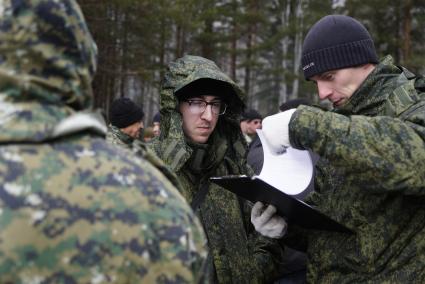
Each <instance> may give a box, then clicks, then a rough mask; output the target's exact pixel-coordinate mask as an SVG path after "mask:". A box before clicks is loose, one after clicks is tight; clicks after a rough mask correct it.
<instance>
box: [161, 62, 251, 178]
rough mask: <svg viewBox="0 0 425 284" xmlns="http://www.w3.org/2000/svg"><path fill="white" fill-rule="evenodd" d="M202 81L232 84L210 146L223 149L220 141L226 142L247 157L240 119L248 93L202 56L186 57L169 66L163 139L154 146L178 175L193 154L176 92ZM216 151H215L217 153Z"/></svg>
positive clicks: (164, 87)
mask: <svg viewBox="0 0 425 284" xmlns="http://www.w3.org/2000/svg"><path fill="white" fill-rule="evenodd" d="M200 79H213V80H218V81H220V82H224V83H227V84H228V87H229V90H231V91H230V92H229V93H228V94H227V96H228V97H224V98H223V99H224V100H225V101H226V102H227V103H228V108H227V110H226V113H225V114H224V115H222V116H220V117H219V120H218V123H217V126H216V129H215V130H214V132H213V133H212V134H211V137H210V139H209V142H208V144H210V145H212V144H214V145H213V146H214V147H219V146H218V144H217V141H219V140H220V141H226V144H227V147H229V146H230V147H233V148H234V149H235V150H236V152H237V155H238V156H240V157H243V156H244V151H245V150H244V149H245V148H244V146H243V143H244V142H242V141H244V139H243V137H242V134H241V131H240V126H239V117H240V115H241V113H242V111H243V108H244V102H243V101H244V93H243V91H242V90H241V89H240V88H239V87H238V86H237V85H236V83H235V82H234V81H233V80H232V79H230V78H229V77H228V76H227V75H226V74H224V73H223V72H222V71H221V70H220V69H219V68H218V67H217V65H216V64H215V63H214V62H213V61H211V60H208V59H205V58H203V57H199V56H192V55H186V56H184V57H182V58H180V59H178V60H176V61H175V62H172V63H170V64H169V66H168V69H167V71H166V74H165V77H164V81H163V83H162V89H161V135H160V137H159V140H156V141H155V142H154V148H155V151H156V152H157V154H158V155H159V156H160V158H162V159H163V160H164V161H165V163H166V164H168V165H171V168H172V170H174V171H178V170H179V169H180V168H181V167H182V166H183V164H184V163H185V162H186V161H187V160H188V159H189V157H190V155H191V154H192V149H190V147H189V146H188V145H187V143H186V141H185V137H184V133H183V129H182V117H181V114H180V113H179V111H178V99H177V97H176V95H175V94H176V92H177V91H179V90H180V89H182V88H183V87H185V86H187V85H189V84H190V83H193V82H195V81H197V80H200ZM213 150H214V149H213Z"/></svg>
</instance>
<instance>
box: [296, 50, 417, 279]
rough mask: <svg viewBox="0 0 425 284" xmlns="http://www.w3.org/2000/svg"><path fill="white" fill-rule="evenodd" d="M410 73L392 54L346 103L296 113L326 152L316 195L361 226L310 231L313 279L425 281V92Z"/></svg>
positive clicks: (304, 144) (306, 134)
mask: <svg viewBox="0 0 425 284" xmlns="http://www.w3.org/2000/svg"><path fill="white" fill-rule="evenodd" d="M406 75H408V73H407V72H402V70H401V69H400V68H398V67H396V66H394V65H393V63H392V58H391V57H386V58H384V59H383V61H381V62H380V64H379V65H377V67H376V69H375V70H374V71H373V72H372V73H371V74H370V75H369V76H368V78H367V79H366V81H365V82H364V83H363V84H362V85H361V86H360V88H359V89H358V90H357V91H356V92H355V93H354V94H353V96H352V97H351V99H350V100H349V101H348V102H347V104H346V105H345V106H344V107H343V108H341V109H338V110H336V111H335V112H323V111H321V110H318V109H315V108H312V107H307V106H301V107H299V108H298V109H297V111H296V112H295V115H294V117H293V118H292V120H291V123H290V137H291V140H292V141H291V143H292V145H295V146H296V147H298V148H310V149H312V150H313V151H314V152H316V153H318V154H319V155H320V156H321V157H323V158H322V159H321V160H320V161H319V163H318V164H317V170H318V173H317V175H316V190H317V191H318V192H317V193H315V194H314V195H312V196H310V199H309V201H308V202H310V203H311V204H314V205H316V206H317V208H319V209H320V210H321V211H322V212H323V213H325V214H326V215H328V216H330V217H332V218H334V219H335V220H337V221H338V222H340V223H341V224H343V225H345V226H347V227H348V228H350V229H352V230H353V231H354V232H355V234H354V235H346V234H340V233H330V232H309V233H308V234H309V235H308V236H307V239H308V255H309V264H308V281H309V282H311V283H320V282H323V283H340V282H343V283H348V282H349V283H364V282H368V283H424V282H425V238H424V235H425V222H424V220H425V207H424V201H425V199H424V194H425V142H424V140H425V93H420V92H417V91H416V90H415V88H414V80H411V79H410V80H409V78H408V77H409V76H406ZM293 233H295V232H293ZM294 237H296V238H298V239H300V238H299V236H297V235H296V234H294V235H292V236H291V227H290V231H289V235H288V238H294Z"/></svg>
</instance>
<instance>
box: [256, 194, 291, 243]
mask: <svg viewBox="0 0 425 284" xmlns="http://www.w3.org/2000/svg"><path fill="white" fill-rule="evenodd" d="M264 207H265V205H264V204H263V203H261V202H259V201H258V202H256V203H255V204H254V206H253V207H252V210H251V223H252V224H253V225H254V227H255V230H256V231H257V232H259V233H260V234H261V235H263V236H266V237H269V238H274V239H279V238H281V237H283V236H284V235H285V233H286V229H287V224H286V222H285V220H284V219H283V218H282V217H280V216H279V215H277V214H276V211H277V210H276V207H274V206H273V205H269V206H267V208H266V209H265V210H264Z"/></svg>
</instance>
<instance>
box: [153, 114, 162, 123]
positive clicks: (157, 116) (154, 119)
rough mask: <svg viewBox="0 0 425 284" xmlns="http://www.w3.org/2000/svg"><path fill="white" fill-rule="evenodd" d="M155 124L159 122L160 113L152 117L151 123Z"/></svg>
mask: <svg viewBox="0 0 425 284" xmlns="http://www.w3.org/2000/svg"><path fill="white" fill-rule="evenodd" d="M155 122H161V113H160V112H159V111H158V112H157V113H155V115H154V116H153V119H152V123H155Z"/></svg>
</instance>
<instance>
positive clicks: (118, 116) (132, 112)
mask: <svg viewBox="0 0 425 284" xmlns="http://www.w3.org/2000/svg"><path fill="white" fill-rule="evenodd" d="M144 116H145V114H144V112H143V110H142V108H141V107H139V106H138V105H136V104H135V103H134V102H133V101H132V100H130V99H129V98H119V99H116V100H114V101H113V102H112V105H111V109H110V111H109V120H110V121H111V124H112V125H114V126H116V127H118V128H126V127H127V126H129V125H131V124H133V123H135V122H139V121H142V119H143V117H144Z"/></svg>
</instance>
